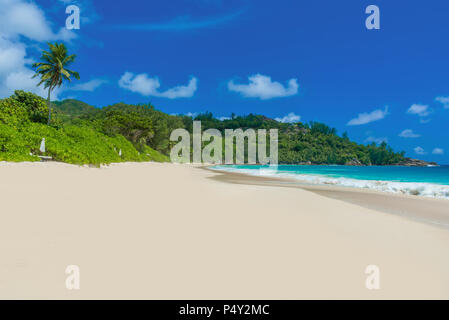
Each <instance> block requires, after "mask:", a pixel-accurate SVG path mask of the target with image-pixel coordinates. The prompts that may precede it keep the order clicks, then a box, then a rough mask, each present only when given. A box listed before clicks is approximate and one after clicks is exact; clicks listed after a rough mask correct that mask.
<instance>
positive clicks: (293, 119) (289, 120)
mask: <svg viewBox="0 0 449 320" xmlns="http://www.w3.org/2000/svg"><path fill="white" fill-rule="evenodd" d="M274 120H276V121H278V122H282V123H294V122H299V121H300V120H301V116H298V115H297V114H294V113H293V112H290V113H289V114H288V115H286V116H284V117H282V118H275V119H274Z"/></svg>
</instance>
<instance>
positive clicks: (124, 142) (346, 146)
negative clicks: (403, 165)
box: [0, 91, 405, 165]
mask: <svg viewBox="0 0 449 320" xmlns="http://www.w3.org/2000/svg"><path fill="white" fill-rule="evenodd" d="M52 108H53V111H54V117H53V120H52V123H51V125H46V124H45V123H46V115H47V113H48V108H47V106H46V104H45V101H44V100H43V99H42V98H40V97H38V96H36V95H34V94H32V93H27V92H23V91H16V92H15V94H14V95H13V96H11V97H10V98H7V99H3V100H0V161H2V160H6V161H33V160H39V158H38V157H37V156H36V155H39V154H40V153H39V146H40V142H41V139H42V138H43V137H45V138H46V141H47V143H46V145H47V152H46V155H49V156H51V157H53V159H55V160H57V161H63V162H68V163H75V164H95V165H98V164H102V163H112V162H121V161H168V157H167V156H168V155H169V154H170V149H171V147H172V146H173V145H174V142H170V140H169V138H170V133H171V132H172V131H173V130H175V129H178V128H185V129H187V130H188V131H189V132H192V124H193V120H199V121H201V125H202V129H203V130H206V129H209V128H216V129H218V130H220V131H224V129H238V128H242V129H244V130H245V129H247V128H252V129H274V128H276V129H279V163H281V164H299V163H312V164H362V165H389V164H397V163H400V162H402V161H404V159H405V158H404V153H403V152H401V153H397V152H394V151H393V150H392V149H391V148H390V147H389V146H387V144H386V143H383V144H381V145H379V146H378V145H376V144H374V143H372V144H370V145H361V144H357V143H355V142H352V141H350V140H349V138H348V136H347V134H346V133H344V134H343V135H342V136H339V135H338V134H337V131H336V130H335V129H333V128H330V127H329V126H327V125H325V124H322V123H319V122H310V123H302V122H298V123H280V122H277V121H275V120H273V119H269V118H267V117H265V116H262V115H253V114H250V115H246V116H236V115H232V117H231V118H230V119H228V120H223V121H220V120H218V119H216V118H214V117H213V115H212V114H211V113H204V114H200V115H198V116H197V117H195V118H194V119H193V118H192V117H189V116H182V115H180V116H178V115H168V114H166V113H163V112H161V111H158V110H156V109H155V108H154V107H153V106H152V105H127V104H124V103H118V104H114V105H112V106H107V107H104V108H101V109H100V108H95V107H93V106H90V105H88V104H86V103H84V102H81V101H78V100H64V101H61V102H54V103H52ZM120 151H121V152H120Z"/></svg>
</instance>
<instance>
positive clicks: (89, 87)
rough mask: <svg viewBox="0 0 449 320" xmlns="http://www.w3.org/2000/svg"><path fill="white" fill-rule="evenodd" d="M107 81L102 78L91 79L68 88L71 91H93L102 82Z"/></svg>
mask: <svg viewBox="0 0 449 320" xmlns="http://www.w3.org/2000/svg"><path fill="white" fill-rule="evenodd" d="M105 83H107V80H104V79H92V80H90V81H88V82H84V83H79V84H76V85H74V86H72V87H70V88H69V90H72V91H89V92H93V91H95V90H96V89H98V88H99V87H101V86H102V85H103V84H105Z"/></svg>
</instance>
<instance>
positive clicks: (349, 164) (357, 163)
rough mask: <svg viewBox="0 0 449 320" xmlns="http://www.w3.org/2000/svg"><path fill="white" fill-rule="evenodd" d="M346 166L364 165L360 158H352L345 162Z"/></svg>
mask: <svg viewBox="0 0 449 320" xmlns="http://www.w3.org/2000/svg"><path fill="white" fill-rule="evenodd" d="M345 165H346V166H363V163H361V162H360V161H359V159H352V160H349V161H347V162H346V163H345Z"/></svg>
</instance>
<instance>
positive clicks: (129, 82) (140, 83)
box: [119, 72, 198, 99]
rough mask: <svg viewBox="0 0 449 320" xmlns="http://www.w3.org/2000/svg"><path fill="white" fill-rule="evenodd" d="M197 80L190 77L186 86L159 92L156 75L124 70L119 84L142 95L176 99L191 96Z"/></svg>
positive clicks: (194, 90) (195, 88)
mask: <svg viewBox="0 0 449 320" xmlns="http://www.w3.org/2000/svg"><path fill="white" fill-rule="evenodd" d="M197 82H198V79H197V78H195V77H192V78H190V81H189V83H188V84H187V85H186V86H176V87H173V88H171V89H168V90H166V91H163V92H160V91H159V88H160V86H161V84H160V82H159V79H158V78H157V77H153V78H150V77H149V76H148V74H146V73H141V74H137V75H135V74H134V73H131V72H125V74H123V76H122V77H121V78H120V80H119V86H120V87H121V88H123V89H127V90H130V91H132V92H136V93H140V94H141V95H143V96H154V97H160V98H168V99H177V98H191V97H193V95H194V94H195V92H196V90H197Z"/></svg>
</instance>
